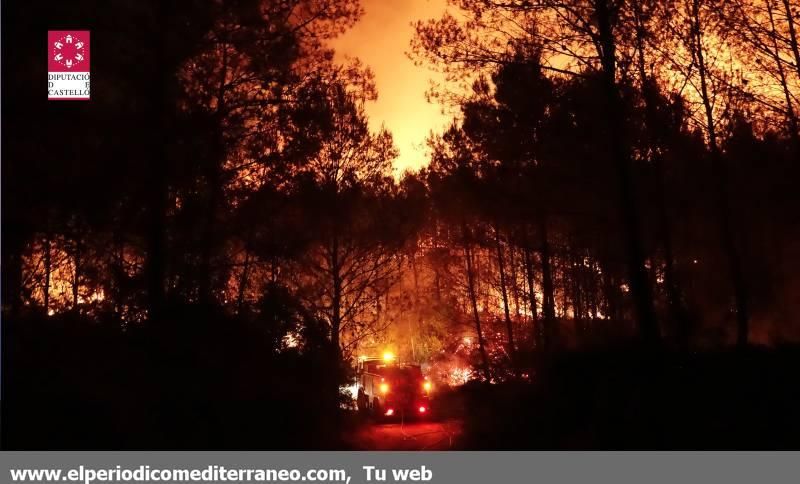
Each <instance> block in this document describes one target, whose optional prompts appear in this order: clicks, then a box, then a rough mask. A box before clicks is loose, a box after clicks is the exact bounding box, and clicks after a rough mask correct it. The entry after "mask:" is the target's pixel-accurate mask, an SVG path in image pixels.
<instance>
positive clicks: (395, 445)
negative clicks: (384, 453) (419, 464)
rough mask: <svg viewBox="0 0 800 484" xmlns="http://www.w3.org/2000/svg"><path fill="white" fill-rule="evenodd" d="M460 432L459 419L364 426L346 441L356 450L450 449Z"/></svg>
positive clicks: (454, 447)
mask: <svg viewBox="0 0 800 484" xmlns="http://www.w3.org/2000/svg"><path fill="white" fill-rule="evenodd" d="M461 431H462V423H461V421H460V420H443V421H439V422H426V421H422V422H405V423H401V422H391V423H366V424H364V425H362V426H361V427H359V428H358V429H357V430H355V431H354V432H353V433H352V434H351V435H349V436H348V437H347V439H346V440H347V441H348V442H349V443H350V445H352V446H353V448H355V449H358V450H451V449H453V450H454V449H457V448H458V445H459V437H460V436H461Z"/></svg>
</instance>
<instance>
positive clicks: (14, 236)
mask: <svg viewBox="0 0 800 484" xmlns="http://www.w3.org/2000/svg"><path fill="white" fill-rule="evenodd" d="M3 7H4V11H3V16H4V18H5V20H6V22H5V28H4V29H3V30H4V32H3V56H2V57H3V72H4V73H5V77H4V82H3V86H2V89H3V106H2V109H3V118H4V122H3V133H2V136H3V139H2V146H3V153H2V155H3V157H2V160H3V161H2V175H3V176H2V197H3V204H2V236H3V244H2V310H3V346H4V348H3V372H4V378H3V386H4V392H3V412H4V415H5V416H6V417H7V418H6V419H5V421H4V423H3V426H4V429H3V438H4V445H5V446H6V447H13V448H42V447H44V448H68V447H84V448H87V447H88V448H98V447H99V448H105V447H111V448H153V447H155V448H161V447H163V448H174V447H199V448H208V447H211V448H218V447H225V448H263V447H272V448H308V447H313V448H327V447H335V446H336V445H337V443H336V435H337V433H336V432H337V431H336V427H337V425H339V424H340V420H341V415H340V412H339V410H338V409H339V408H340V407H342V406H344V405H345V404H346V402H345V400H346V394H343V393H342V392H341V391H340V389H341V388H342V387H343V386H345V385H347V384H348V381H349V378H350V374H351V371H352V370H351V369H350V368H351V362H352V361H353V359H354V358H356V357H357V356H358V355H360V354H367V353H370V352H374V351H377V350H378V349H381V348H384V347H386V346H389V347H392V348H393V349H394V350H395V351H396V352H398V353H399V354H400V355H401V356H402V357H403V359H405V360H408V361H416V362H418V363H421V364H424V365H425V366H426V368H430V371H431V373H432V374H433V375H434V376H435V378H436V379H437V380H439V381H441V382H442V385H453V386H455V385H458V384H462V383H466V382H471V384H474V385H475V386H474V387H473V393H474V394H473V397H471V398H475V399H481V398H485V395H484V393H485V392H491V391H492V390H491V389H489V390H487V388H490V387H491V386H492V384H494V386H496V387H497V388H505V389H508V388H514V389H517V390H513V391H519V390H518V387H517V386H514V385H527V384H534V383H536V382H537V379H539V377H540V376H541V377H542V378H544V375H545V374H546V372H545V370H543V368H544V367H546V366H547V365H551V364H553V363H552V362H553V361H562V360H559V359H560V358H563V357H564V355H567V354H573V355H574V354H584V355H585V354H590V353H592V352H603V354H608V353H606V352H609V351H616V353H614V354H615V355H617V356H615V358H618V360H617V359H613V361H612V362H611V363H609V362H608V361H609V360H608V359H603V361H604V362H605V363H604V364H605V366H603V365H599V366H600V367H603V368H605V369H606V370H608V371H617V369H618V368H619V367H628V368H630V367H638V368H637V370H636V371H637V372H638V371H642V372H644V370H643V369H642V367H641V366H640V365H642V361H643V358H644V359H645V360H648V361H649V358H650V357H652V355H666V354H669V355H678V354H680V355H690V354H694V355H697V354H703V355H708V354H712V353H714V352H723V353H724V354H725V355H726V356H724V357H720V358H721V359H723V360H725V358H733V359H736V361H737V363H736V365H739V364H740V363H741V362H740V360H739V359H738V358H739V356H735V355H736V354H741V353H736V351H734V350H737V349H738V351H739V352H747V351H750V352H753V351H764V352H765V353H764V354H769V355H774V354H778V353H779V352H781V351H783V349H782V348H784V347H786V346H787V345H791V344H792V343H795V342H797V341H798V340H799V339H800V321H799V320H798V315H800V307H798V297H797V295H798V294H799V293H800V252H799V251H800V246H798V241H800V196H798V190H797V180H799V179H800V163H798V162H800V126H799V125H798V117H800V112H798V111H799V110H800V97H799V96H800V49H799V48H798V35H800V33H798V30H800V26H798V23H799V22H800V6H799V5H798V4H797V3H796V2H795V1H794V0H732V1H717V0H667V1H647V0H644V1H626V0H553V1H550V0H521V1H492V0H451V6H450V8H449V9H448V12H449V13H447V14H446V15H445V16H443V17H442V18H438V19H430V20H427V19H420V21H419V22H418V23H416V24H415V25H414V29H415V35H414V38H413V39H411V43H410V45H409V53H408V55H409V56H410V57H411V58H412V59H413V60H414V61H415V62H417V63H418V64H419V65H421V66H425V67H428V68H430V69H432V70H436V71H439V72H442V73H444V75H445V79H446V82H445V83H443V84H441V85H434V86H432V87H431V91H430V93H429V96H430V101H431V102H435V103H439V104H440V105H441V106H442V109H444V110H446V112H448V113H452V115H453V121H452V124H451V125H450V127H449V128H448V129H446V130H445V131H444V132H442V133H431V136H430V138H429V140H428V153H429V159H428V160H425V162H424V163H423V165H424V167H423V168H421V169H420V170H418V171H415V172H406V173H398V172H396V171H394V170H393V166H392V161H393V159H394V158H395V157H396V155H397V149H396V148H395V146H394V144H393V141H392V136H391V133H390V132H388V131H387V130H385V129H384V130H376V129H374V128H372V127H371V125H370V123H369V119H368V117H367V115H366V111H365V106H366V105H367V104H368V103H369V102H370V101H372V100H374V99H376V97H377V96H378V95H379V94H380V93H379V92H378V91H377V89H376V85H375V82H374V78H373V76H372V74H371V72H370V70H369V66H366V65H363V64H362V63H360V62H359V61H358V60H357V59H352V60H348V61H346V62H340V61H339V60H338V59H336V58H335V57H334V52H333V50H332V49H331V47H330V42H331V41H332V39H334V38H336V37H337V36H339V35H341V34H342V33H343V32H345V31H347V30H348V29H350V28H351V27H352V26H353V25H354V24H355V23H356V22H357V21H358V19H359V17H360V16H361V15H362V14H363V7H362V6H361V5H360V4H359V3H358V2H356V1H347V0H230V1H222V0H219V1H212V0H186V1H150V0H146V1H142V0H113V1H91V0H73V1H71V2H60V3H56V2H48V1H44V0H31V1H28V2H4V4H3ZM54 25H58V26H62V25H66V26H71V25H75V26H80V27H81V28H85V29H87V30H91V32H92V41H93V52H92V74H93V79H92V84H93V86H92V87H93V90H92V100H91V101H90V102H86V103H52V102H47V100H46V99H45V96H44V87H43V83H44V79H45V76H46V72H45V58H44V53H43V48H42V45H43V39H44V34H45V31H46V30H48V29H50V28H53V26H54ZM754 347H761V348H762V349H761V350H757V349H754ZM614 349H616V350H614ZM729 350H730V351H731V353H725V352H727V351H729ZM643 354H644V355H649V356H648V357H647V358H645V357H643V356H642V355H643ZM714 354H716V353H714ZM748 354H751V353H748ZM759 354H761V353H759ZM780 354H781V355H783V354H784V353H780ZM792 354H793V355H794V354H795V353H792ZM731 355H734V356H731ZM751 357H753V358H756V359H758V358H759V357H756V356H752V354H751ZM581 358H583V357H581ZM664 358H666V359H669V358H672V356H669V357H666V356H665V357H664ZM704 358H706V357H704ZM708 358H710V357H708ZM764 358H768V359H769V358H777V357H774V356H765V357H764ZM781 358H783V356H781ZM712 359H713V358H712ZM582 361H583V360H581V359H580V358H579V359H578V362H577V363H576V362H574V361H573V362H571V363H569V364H567V366H570V365H573V366H578V367H581V368H585V367H591V366H592V365H593V364H596V360H592V359H591V358H589V360H588V361H586V362H583V363H582ZM593 361H594V363H593ZM670 361H672V360H670ZM703 361H706V360H703ZM715 361H716V360H715ZM725 361H727V360H725ZM780 362H781V363H777V362H774V361H773V360H771V359H770V360H769V361H768V362H765V361H763V360H762V359H758V361H757V362H756V363H753V365H751V366H749V368H751V369H753V368H759V369H760V370H758V371H756V370H753V374H752V375H751V378H749V379H748V380H747V381H757V380H758V379H759V376H758V375H761V374H764V373H768V374H771V375H772V376H773V377H774V381H775V382H776V383H775V388H784V387H783V386H782V385H783V383H784V382H785V381H791V379H789V380H784V379H783V378H784V376H785V377H786V378H789V375H788V374H787V375H776V374H775V373H774V372H773V370H774V368H775V365H779V364H780V365H782V366H785V367H786V368H800V364H798V358H797V357H796V356H791V357H790V358H788V359H787V360H780ZM698 364H700V363H698ZM714 364H717V363H714ZM714 364H712V365H711V366H713V365H714ZM702 365H705V366H703V368H705V369H706V370H705V371H707V372H708V373H707V374H708V375H715V376H713V377H712V376H709V378H716V375H719V374H721V373H727V369H720V368H717V367H714V369H713V370H710V369H708V365H706V363H702ZM736 365H733V366H736ZM570 367H572V366H570ZM736 367H737V368H738V366H736ZM559 368H561V370H558V371H566V370H563V366H559ZM609 368H613V369H609ZM721 368H728V367H725V366H724V365H721ZM762 370H763V373H759V372H760V371H762ZM569 371H572V370H569ZM582 371H585V370H580V372H582ZM598 371H601V370H600V369H598ZM730 371H731V372H733V371H734V370H730ZM785 371H786V372H787V373H788V372H789V370H785ZM580 372H579V373H580ZM548 374H549V373H548ZM552 374H557V372H556V373H552ZM637 375H639V373H637ZM573 376H574V375H573ZM795 376H796V375H795ZM638 377H639V376H637V377H636V378H638ZM632 378H633V377H632ZM645 378H647V377H645ZM742 378H745V377H742ZM579 380H580V381H581V382H583V381H584V380H583V379H582V377H581V378H579ZM481 382H484V383H481ZM506 383H507V384H508V385H512V387H508V386H503V385H505V384H506ZM673 383H674V382H673ZM702 387H703V385H702V384H700V383H697V385H696V388H695V387H693V388H694V390H695V391H700V389H701V388H702ZM669 388H675V387H674V386H670V387H669ZM522 391H526V390H522ZM539 391H541V389H539V388H538V387H537V389H536V392H539ZM609 391H611V390H609ZM787 391H788V389H787ZM776 392H777V393H776V394H778V395H779V396H776V397H775V398H776V399H778V398H779V397H780V398H783V395H784V394H783V393H780V391H777V390H776ZM645 393H646V392H645ZM481 395H483V396H481ZM504 395H505V394H504ZM537 395H538V393H537ZM673 396H674V395H673ZM488 398H491V397H488ZM498 398H499V397H498ZM564 398H566V397H564ZM675 398H678V397H675ZM499 400H500V401H502V398H499ZM642 401H649V400H648V399H647V398H646V397H642ZM781 401H783V400H781ZM762 410H763V409H761V407H759V409H758V410H757V411H756V410H754V412H757V413H759V414H760V412H762ZM275 415H280V417H279V418H275ZM795 420H796V418H795ZM795 423H796V422H795ZM476 432H477V433H476V434H475V435H480V432H481V429H480V428H478V429H477V430H476ZM552 433H555V430H553V431H551V433H545V434H543V435H551V434H552ZM266 434H269V435H271V437H269V438H265V435H266ZM541 438H542V439H544V437H541ZM795 439H796V437H795ZM602 442H603V444H604V445H612V446H613V442H612V443H611V444H609V442H607V441H602ZM624 442H625V443H624V444H622V445H623V446H630V442H631V441H624ZM646 442H648V444H647V445H657V443H656V444H654V443H653V442H652V441H646ZM714 442H716V441H714ZM780 442H785V441H780ZM793 442H794V443H795V444H796V440H794V441H793ZM485 445H496V446H498V447H504V446H511V444H509V443H508V442H506V443H505V444H494V443H492V442H488V441H487V442H485ZM522 445H525V444H522ZM536 445H541V446H544V447H547V446H548V445H559V446H562V445H563V446H570V445H576V446H583V445H589V446H591V445H599V444H598V441H592V442H591V443H586V442H584V441H577V442H573V441H570V442H567V443H564V442H563V441H557V442H556V443H554V441H546V440H542V442H538V443H537V444H536Z"/></svg>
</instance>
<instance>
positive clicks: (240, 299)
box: [236, 248, 250, 316]
mask: <svg viewBox="0 0 800 484" xmlns="http://www.w3.org/2000/svg"><path fill="white" fill-rule="evenodd" d="M249 278H250V251H249V250H247V248H245V253H244V264H243V265H242V277H241V279H239V292H238V294H237V295H236V314H238V315H240V316H241V314H242V308H243V307H244V295H245V291H246V290H247V281H248V279H249Z"/></svg>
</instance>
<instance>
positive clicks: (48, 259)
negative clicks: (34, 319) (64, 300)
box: [42, 232, 53, 314]
mask: <svg viewBox="0 0 800 484" xmlns="http://www.w3.org/2000/svg"><path fill="white" fill-rule="evenodd" d="M50 252H51V251H50V232H47V233H46V234H45V236H44V288H43V289H42V290H43V291H44V293H43V295H42V298H43V300H44V301H43V302H44V313H45V314H50V273H51V271H52V269H53V259H52V256H51V253H50Z"/></svg>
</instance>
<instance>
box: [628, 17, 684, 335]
mask: <svg viewBox="0 0 800 484" xmlns="http://www.w3.org/2000/svg"><path fill="white" fill-rule="evenodd" d="M633 5H634V9H635V10H634V12H635V20H636V50H637V54H638V55H637V60H638V69H639V77H640V79H641V83H642V86H641V88H642V94H643V96H644V103H645V119H646V122H645V126H646V132H647V139H648V144H649V145H650V146H651V147H655V146H657V145H658V144H659V140H658V138H657V136H656V134H655V133H656V123H657V121H656V120H657V115H656V105H655V104H656V95H657V92H658V86H657V84H656V83H655V81H653V80H652V79H651V78H650V76H648V75H647V70H646V68H645V33H646V27H645V25H644V14H643V12H642V7H641V4H639V3H638V2H633ZM653 153H654V154H653V156H652V162H653V167H654V168H655V177H656V182H655V187H654V188H655V199H656V212H657V218H658V232H659V239H661V249H662V250H663V252H664V287H665V289H666V293H667V308H668V311H669V316H670V319H671V321H672V323H673V324H675V326H676V330H677V331H676V333H677V335H678V342H679V346H681V347H684V346H686V344H687V343H688V335H689V331H688V321H687V318H686V317H685V311H684V310H683V307H682V304H681V297H680V291H679V289H678V281H677V278H676V276H675V264H674V258H675V256H674V253H673V248H672V220H671V219H670V217H669V214H668V212H667V200H666V199H667V195H666V187H665V183H666V181H665V178H666V175H665V168H664V159H663V157H662V156H661V154H660V151H659V150H655V149H654V150H653Z"/></svg>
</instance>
